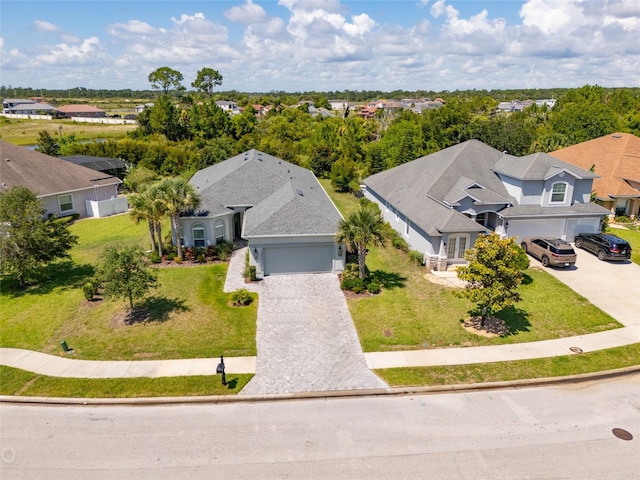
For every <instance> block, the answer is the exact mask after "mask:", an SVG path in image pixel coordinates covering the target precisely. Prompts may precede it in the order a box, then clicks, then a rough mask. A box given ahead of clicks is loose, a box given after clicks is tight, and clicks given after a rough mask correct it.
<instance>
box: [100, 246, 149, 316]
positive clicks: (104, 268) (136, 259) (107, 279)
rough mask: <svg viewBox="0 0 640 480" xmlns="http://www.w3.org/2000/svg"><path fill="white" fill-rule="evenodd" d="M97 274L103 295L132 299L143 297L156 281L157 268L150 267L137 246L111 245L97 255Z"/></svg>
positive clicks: (131, 305) (130, 306) (130, 301)
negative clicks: (98, 257) (98, 261)
mask: <svg viewBox="0 0 640 480" xmlns="http://www.w3.org/2000/svg"><path fill="white" fill-rule="evenodd" d="M96 277H97V278H98V281H99V282H100V284H101V285H102V286H103V288H104V296H105V297H106V298H116V299H117V298H121V299H123V300H128V301H129V308H131V310H133V301H134V300H137V299H139V298H143V297H144V296H145V295H147V293H149V290H150V289H151V288H153V287H155V286H156V285H157V284H158V277H157V274H156V272H155V271H154V270H153V269H152V268H150V267H149V261H148V260H147V259H146V258H145V257H144V251H143V250H142V248H141V247H139V246H135V245H134V246H110V247H107V248H105V249H104V251H103V252H102V255H100V263H99V264H98V268H97V273H96Z"/></svg>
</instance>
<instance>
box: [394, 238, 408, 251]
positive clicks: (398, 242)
mask: <svg viewBox="0 0 640 480" xmlns="http://www.w3.org/2000/svg"><path fill="white" fill-rule="evenodd" d="M391 245H393V246H394V248H397V249H398V250H402V251H403V252H404V253H407V252H408V251H409V244H408V243H407V242H406V240H405V239H404V238H402V237H400V236H398V235H396V236H394V237H393V238H392V239H391Z"/></svg>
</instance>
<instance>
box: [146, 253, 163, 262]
mask: <svg viewBox="0 0 640 480" xmlns="http://www.w3.org/2000/svg"><path fill="white" fill-rule="evenodd" d="M149 261H150V262H151V263H160V262H161V261H162V257H160V255H158V252H153V253H151V255H149Z"/></svg>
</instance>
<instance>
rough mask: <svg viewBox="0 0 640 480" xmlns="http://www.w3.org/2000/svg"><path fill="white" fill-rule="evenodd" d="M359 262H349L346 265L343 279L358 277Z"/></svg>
mask: <svg viewBox="0 0 640 480" xmlns="http://www.w3.org/2000/svg"><path fill="white" fill-rule="evenodd" d="M358 275H359V272H358V264H357V263H347V264H346V265H345V266H344V270H343V271H342V280H343V281H344V280H345V279H354V278H358Z"/></svg>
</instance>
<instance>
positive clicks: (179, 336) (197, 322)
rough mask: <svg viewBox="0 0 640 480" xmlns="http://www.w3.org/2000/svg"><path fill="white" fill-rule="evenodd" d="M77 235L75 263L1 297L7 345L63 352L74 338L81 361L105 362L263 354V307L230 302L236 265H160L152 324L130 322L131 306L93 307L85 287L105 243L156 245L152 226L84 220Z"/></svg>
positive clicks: (149, 301)
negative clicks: (230, 271)
mask: <svg viewBox="0 0 640 480" xmlns="http://www.w3.org/2000/svg"><path fill="white" fill-rule="evenodd" d="M72 231H73V232H74V233H75V234H77V235H78V236H79V237H80V242H79V244H78V245H77V246H76V247H75V248H74V249H73V251H72V252H71V253H72V261H61V262H58V263H56V264H53V265H51V266H50V267H49V268H48V269H47V279H44V280H43V281H42V282H41V283H40V284H39V285H37V286H34V287H32V288H29V289H27V290H24V291H16V290H10V289H3V290H2V292H1V293H0V305H1V308H2V311H3V312H6V313H5V314H3V315H2V316H1V318H0V329H1V331H2V338H1V339H0V345H2V346H4V347H15V348H26V349H31V350H37V351H41V352H46V353H52V354H56V353H57V354H60V352H61V349H60V341H62V340H66V341H67V343H68V345H69V346H70V347H71V348H73V349H74V358H83V359H100V360H131V359H166V358H197V357H217V356H219V355H221V354H223V355H226V356H247V355H249V356H253V355H255V352H256V346H255V327H256V318H257V303H258V302H257V301H254V302H253V303H252V304H251V305H249V306H247V307H241V308H238V307H231V306H229V305H228V303H227V300H228V296H229V295H228V294H225V293H223V292H222V288H223V286H224V280H225V277H226V272H227V266H228V264H226V263H218V264H210V265H203V266H197V267H187V266H184V267H181V266H173V267H161V268H159V269H158V279H159V286H158V288H156V289H154V290H152V291H151V293H150V295H149V297H148V298H146V299H145V300H143V301H142V302H141V303H142V305H143V306H145V307H147V308H148V309H149V311H150V313H151V315H150V319H149V321H147V322H145V323H140V324H134V325H125V324H124V322H123V313H124V312H125V311H126V303H125V302H123V301H106V300H98V301H94V302H87V301H86V300H85V299H84V296H83V293H82V290H81V286H82V285H83V283H84V282H85V281H86V279H87V278H89V277H91V275H93V272H94V265H95V262H96V260H97V258H98V255H99V253H100V252H101V250H102V248H103V247H104V246H106V245H109V244H114V243H122V244H140V245H146V244H148V240H147V236H148V233H147V231H146V225H135V224H134V223H133V222H132V221H131V220H130V219H129V217H128V216H127V215H121V216H117V217H108V218H104V219H90V220H83V221H79V222H76V223H75V224H74V225H73V226H72ZM256 298H257V297H256V296H255V294H254V299H256ZM9 312H10V313H9Z"/></svg>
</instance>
